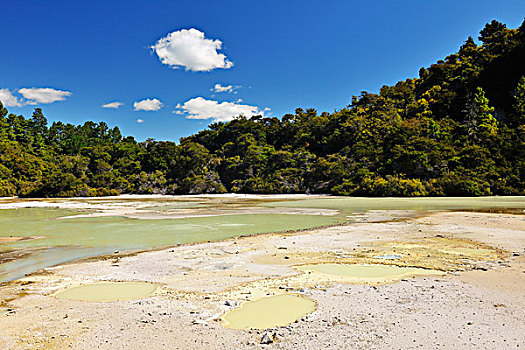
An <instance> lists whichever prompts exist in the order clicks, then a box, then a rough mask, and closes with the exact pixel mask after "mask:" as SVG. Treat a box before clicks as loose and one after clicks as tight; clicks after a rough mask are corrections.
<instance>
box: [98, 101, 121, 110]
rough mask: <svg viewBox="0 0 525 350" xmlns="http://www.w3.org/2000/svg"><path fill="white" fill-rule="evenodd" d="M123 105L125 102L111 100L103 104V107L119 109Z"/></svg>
mask: <svg viewBox="0 0 525 350" xmlns="http://www.w3.org/2000/svg"><path fill="white" fill-rule="evenodd" d="M123 105H124V103H122V102H118V101H115V102H110V103H106V104H105V105H102V108H113V109H119V107H120V106H123Z"/></svg>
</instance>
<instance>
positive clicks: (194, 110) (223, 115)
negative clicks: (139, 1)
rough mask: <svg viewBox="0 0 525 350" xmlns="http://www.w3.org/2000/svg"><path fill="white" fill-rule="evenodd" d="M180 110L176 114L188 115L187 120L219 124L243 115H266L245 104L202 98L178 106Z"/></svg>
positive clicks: (255, 107)
mask: <svg viewBox="0 0 525 350" xmlns="http://www.w3.org/2000/svg"><path fill="white" fill-rule="evenodd" d="M177 108H179V109H180V110H179V111H175V112H174V113H175V114H182V113H179V112H183V113H185V114H187V115H186V118H187V119H213V120H214V121H217V122H225V121H230V120H232V119H233V118H234V117H236V116H238V115H240V114H242V115H244V116H246V117H248V118H249V117H252V116H254V115H264V111H262V110H260V109H259V107H257V106H250V105H245V104H238V103H235V102H221V103H219V102H218V101H213V100H206V99H205V98H202V97H196V98H192V99H191V100H189V101H186V102H184V104H183V105H178V107H177Z"/></svg>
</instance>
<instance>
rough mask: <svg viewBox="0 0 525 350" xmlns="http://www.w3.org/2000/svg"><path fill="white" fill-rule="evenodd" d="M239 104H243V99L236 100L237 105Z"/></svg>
mask: <svg viewBox="0 0 525 350" xmlns="http://www.w3.org/2000/svg"><path fill="white" fill-rule="evenodd" d="M241 102H243V99H242V98H240V99H238V100H237V103H241ZM264 110H266V108H265V109H264Z"/></svg>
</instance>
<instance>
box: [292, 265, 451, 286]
mask: <svg viewBox="0 0 525 350" xmlns="http://www.w3.org/2000/svg"><path fill="white" fill-rule="evenodd" d="M296 269H298V270H301V271H304V272H306V273H313V274H316V275H318V276H321V277H323V276H324V277H327V278H328V279H332V278H335V279H337V280H341V281H346V282H350V283H386V282H391V281H395V280H399V279H401V278H404V277H407V276H418V275H443V274H444V273H443V272H442V271H437V270H427V269H421V268H416V267H399V266H393V265H380V264H374V265H365V264H310V265H301V266H297V267H296Z"/></svg>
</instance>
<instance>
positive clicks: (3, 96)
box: [0, 89, 22, 107]
mask: <svg viewBox="0 0 525 350" xmlns="http://www.w3.org/2000/svg"><path fill="white" fill-rule="evenodd" d="M0 101H1V102H2V104H3V105H4V106H5V107H22V101H20V100H19V99H18V97H16V96H15V95H13V93H12V92H11V91H9V89H0Z"/></svg>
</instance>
